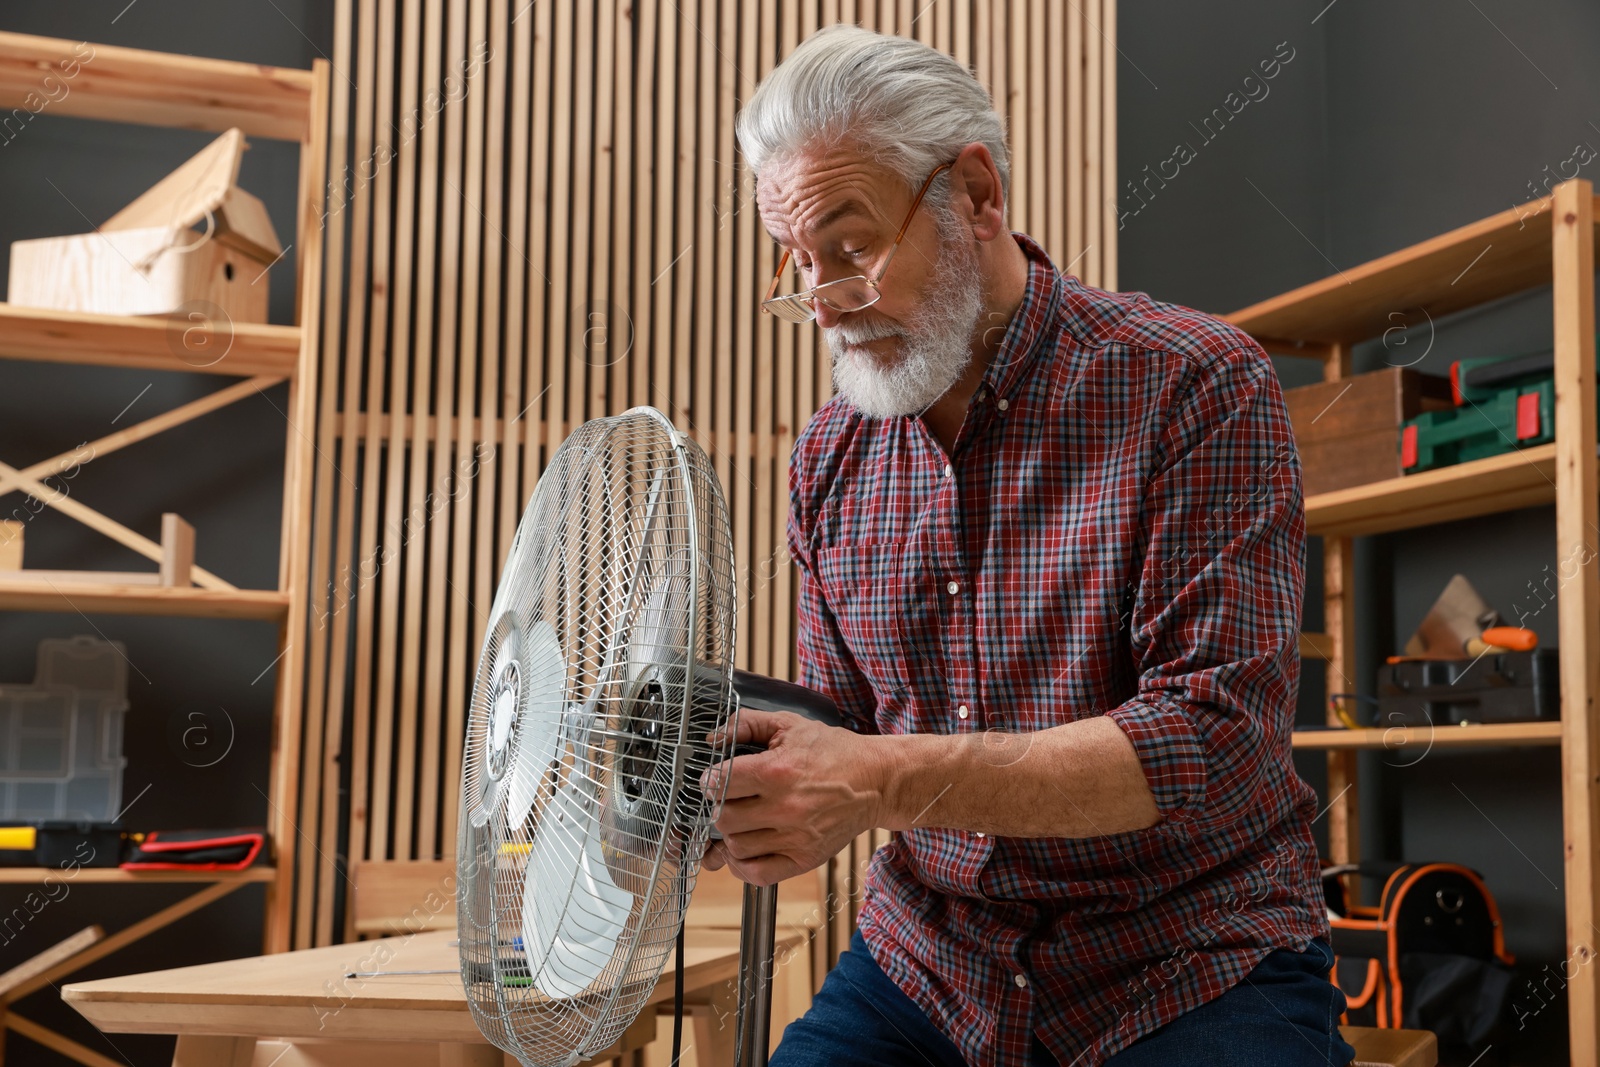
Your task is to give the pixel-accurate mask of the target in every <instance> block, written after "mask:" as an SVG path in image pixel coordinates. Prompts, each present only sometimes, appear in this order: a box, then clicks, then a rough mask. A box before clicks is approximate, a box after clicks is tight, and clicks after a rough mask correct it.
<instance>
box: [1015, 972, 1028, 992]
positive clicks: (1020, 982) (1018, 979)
mask: <svg viewBox="0 0 1600 1067" xmlns="http://www.w3.org/2000/svg"><path fill="white" fill-rule="evenodd" d="M1011 980H1012V981H1013V982H1015V983H1017V988H1018V989H1027V988H1028V980H1027V979H1026V978H1024V977H1023V976H1022V975H1020V974H1019V975H1016V976H1015V977H1013V978H1012V979H1011Z"/></svg>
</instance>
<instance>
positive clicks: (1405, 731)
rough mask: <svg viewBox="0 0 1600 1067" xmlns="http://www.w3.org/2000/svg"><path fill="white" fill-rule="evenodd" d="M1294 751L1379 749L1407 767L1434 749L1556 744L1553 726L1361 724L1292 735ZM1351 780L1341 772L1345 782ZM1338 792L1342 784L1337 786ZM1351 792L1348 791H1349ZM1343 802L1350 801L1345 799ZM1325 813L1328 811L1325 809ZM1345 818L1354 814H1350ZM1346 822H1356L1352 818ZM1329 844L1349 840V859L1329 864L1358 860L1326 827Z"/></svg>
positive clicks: (1336, 753)
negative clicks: (1384, 725) (1390, 754)
mask: <svg viewBox="0 0 1600 1067" xmlns="http://www.w3.org/2000/svg"><path fill="white" fill-rule="evenodd" d="M1293 744H1294V747H1295V748H1296V749H1307V750H1312V751H1315V750H1320V749H1326V750H1328V752H1329V758H1330V759H1332V758H1333V757H1334V756H1341V755H1347V754H1353V753H1354V750H1357V749H1384V750H1386V751H1389V752H1392V753H1396V754H1397V755H1396V758H1395V759H1394V760H1392V761H1391V762H1399V763H1403V764H1409V762H1410V761H1411V760H1413V759H1415V758H1417V757H1419V756H1421V755H1422V754H1424V753H1426V752H1429V751H1431V750H1433V749H1436V748H1451V749H1455V748H1527V747H1537V746H1545V745H1559V744H1561V724H1560V723H1559V722H1508V723H1478V724H1474V725H1471V726H1389V727H1383V726H1363V727H1361V728H1360V729H1357V730H1347V729H1344V728H1342V727H1341V728H1340V729H1337V730H1296V731H1295V732H1294V736H1293ZM1353 780H1354V776H1353V774H1347V776H1346V779H1345V781H1346V784H1348V783H1349V782H1350V781H1353ZM1340 788H1341V789H1342V788H1343V786H1340ZM1353 792H1354V790H1352V793H1353ZM1337 796H1338V790H1335V789H1330V790H1329V797H1328V799H1329V802H1330V803H1331V802H1333V798H1334V797H1337ZM1346 799H1354V798H1353V797H1348V798H1346ZM1330 813H1331V811H1330ZM1351 815H1352V816H1354V815H1355V811H1354V810H1352V812H1351ZM1351 821H1352V822H1356V823H1358V822H1359V820H1358V819H1355V818H1352V819H1351ZM1329 840H1330V842H1333V843H1335V844H1337V843H1338V842H1340V841H1344V842H1349V844H1347V845H1346V849H1345V850H1346V851H1347V852H1349V854H1350V856H1351V857H1352V858H1350V859H1340V858H1338V857H1337V855H1330V856H1329V861H1330V862H1333V863H1353V862H1355V861H1356V860H1357V859H1359V858H1360V851H1359V849H1352V848H1351V845H1353V844H1354V842H1350V838H1349V837H1348V836H1347V835H1345V834H1339V835H1338V836H1337V837H1335V836H1334V835H1333V833H1332V827H1331V826H1330V828H1329Z"/></svg>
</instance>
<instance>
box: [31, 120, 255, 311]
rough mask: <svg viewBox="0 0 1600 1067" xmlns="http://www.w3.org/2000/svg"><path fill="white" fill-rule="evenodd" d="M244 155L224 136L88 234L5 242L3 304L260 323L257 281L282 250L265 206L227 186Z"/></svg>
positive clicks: (239, 141)
mask: <svg viewBox="0 0 1600 1067" xmlns="http://www.w3.org/2000/svg"><path fill="white" fill-rule="evenodd" d="M247 147H248V145H246V143H245V139H244V133H243V131H241V130H239V129H237V128H235V129H231V130H229V131H228V132H226V133H224V134H223V135H222V136H221V137H218V138H217V139H216V140H215V141H213V142H212V143H211V144H209V145H207V146H206V147H205V148H204V149H203V150H202V151H201V152H200V153H199V154H198V155H196V156H195V157H194V158H193V159H191V160H189V161H188V162H187V163H185V164H184V165H183V166H181V167H179V168H178V169H177V170H175V171H173V172H172V173H171V174H169V175H167V176H166V177H165V178H163V179H162V180H161V181H159V182H157V183H156V184H155V185H154V186H152V187H151V188H150V189H149V190H148V191H147V192H145V193H144V194H143V195H142V196H140V197H139V198H138V199H136V200H135V201H134V202H133V203H131V204H129V205H128V206H127V207H125V208H123V209H122V210H121V211H119V212H117V213H116V214H115V215H113V216H112V217H111V218H110V219H108V220H106V222H105V224H104V225H102V226H101V227H100V229H99V230H98V231H97V232H95V233H86V234H75V235H73V236H70V237H42V238H38V239H35V240H29V241H17V242H15V243H13V244H12V246H11V280H10V286H9V289H8V292H7V295H6V299H7V300H9V301H10V302H11V303H12V304H18V305H23V306H27V307H38V308H51V309H54V310H57V311H88V312H95V313H98V314H103V315H169V314H172V313H174V312H178V311H180V310H183V309H184V308H185V307H186V305H187V306H189V307H193V306H194V304H195V303H196V302H202V301H203V302H206V303H209V304H212V305H215V307H217V308H220V309H221V310H222V311H223V312H224V313H226V315H227V316H228V318H230V319H231V320H232V321H234V322H266V321H267V278H266V272H267V268H268V267H269V266H271V265H272V264H273V263H274V262H276V261H277V259H278V257H279V256H280V255H282V253H283V246H282V245H280V244H279V243H278V235H277V234H276V233H275V232H274V231H273V229H272V220H271V219H269V218H268V217H267V211H266V207H265V206H264V205H263V204H262V203H261V201H260V200H257V199H256V198H255V197H253V196H251V195H250V194H249V193H247V192H245V191H244V190H243V189H240V188H239V187H238V185H237V182H238V180H239V162H240V159H241V158H242V157H243V155H244V150H245V149H246V148H247ZM201 310H203V311H204V312H205V313H206V315H207V317H208V318H209V317H211V316H212V315H213V314H214V311H212V310H211V309H209V308H204V309H201Z"/></svg>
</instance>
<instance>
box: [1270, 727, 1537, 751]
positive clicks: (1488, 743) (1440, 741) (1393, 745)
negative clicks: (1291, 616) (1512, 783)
mask: <svg viewBox="0 0 1600 1067" xmlns="http://www.w3.org/2000/svg"><path fill="white" fill-rule="evenodd" d="M1559 744H1561V724H1560V723H1559V722H1510V723H1488V724H1484V725H1478V726H1392V727H1387V728H1385V727H1367V728H1365V729H1360V730H1296V731H1295V732H1294V747H1295V748H1305V749H1332V748H1341V749H1342V748H1388V749H1394V750H1396V751H1401V750H1404V751H1406V752H1408V753H1411V752H1422V751H1424V750H1426V749H1427V748H1428V747H1429V746H1430V745H1431V746H1432V747H1433V748H1494V747H1505V746H1513V747H1522V746H1528V745H1559Z"/></svg>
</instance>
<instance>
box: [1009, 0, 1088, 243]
mask: <svg viewBox="0 0 1600 1067" xmlns="http://www.w3.org/2000/svg"><path fill="white" fill-rule="evenodd" d="M1084 2H1086V3H1087V2H1089V0H1084ZM1004 8H1005V26H1006V29H1005V42H1006V43H1005V47H1006V96H1005V104H1004V105H1003V106H1004V107H1005V116H1006V130H1007V132H1008V133H1009V134H1010V135H1011V160H1012V165H1011V188H1012V189H1013V195H1012V197H1011V204H1012V207H1013V209H1014V211H1013V214H1012V220H1013V228H1014V229H1018V230H1022V231H1023V232H1024V233H1031V232H1033V227H1034V222H1035V220H1034V215H1033V161H1032V156H1033V144H1032V130H1031V127H1030V121H1031V116H1030V115H1029V108H1028V5H1027V3H1026V2H1020V0H1019V2H1014V3H1010V4H1006V5H1004Z"/></svg>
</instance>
